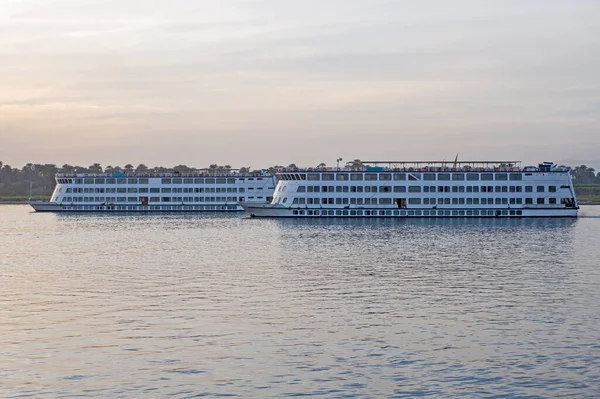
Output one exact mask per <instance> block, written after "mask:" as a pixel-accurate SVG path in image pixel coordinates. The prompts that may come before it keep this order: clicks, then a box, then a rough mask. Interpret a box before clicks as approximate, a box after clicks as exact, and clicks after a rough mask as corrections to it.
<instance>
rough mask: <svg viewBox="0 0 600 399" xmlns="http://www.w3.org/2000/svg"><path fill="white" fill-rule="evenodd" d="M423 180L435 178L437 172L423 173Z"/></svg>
mask: <svg viewBox="0 0 600 399" xmlns="http://www.w3.org/2000/svg"><path fill="white" fill-rule="evenodd" d="M423 180H435V173H423Z"/></svg>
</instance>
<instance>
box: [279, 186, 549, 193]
mask: <svg viewBox="0 0 600 399" xmlns="http://www.w3.org/2000/svg"><path fill="white" fill-rule="evenodd" d="M283 187H285V186H283ZM523 187H524V190H525V192H526V193H532V192H533V189H534V186H408V187H407V186H379V187H378V186H297V189H296V192H299V193H304V192H308V193H319V192H323V193H328V192H329V193H333V192H336V193H348V192H350V193H362V192H365V193H376V192H380V193H391V192H394V193H405V192H409V193H420V192H424V193H435V192H438V193H450V192H452V193H464V192H467V193H478V192H482V193H493V192H496V193H508V192H510V193H520V192H522V191H523ZM535 190H536V192H538V193H544V192H546V187H545V186H535ZM280 191H285V190H280ZM548 192H549V193H555V192H556V186H548Z"/></svg>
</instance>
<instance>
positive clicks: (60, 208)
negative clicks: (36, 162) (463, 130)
mask: <svg viewBox="0 0 600 399" xmlns="http://www.w3.org/2000/svg"><path fill="white" fill-rule="evenodd" d="M28 204H29V205H30V206H31V207H32V208H33V209H34V210H35V211H36V212H77V213H80V212H89V213H99V212H100V213H102V212H106V213H112V212H137V213H158V212H243V211H244V209H243V208H242V207H241V206H239V205H235V204H223V205H215V204H211V205H200V204H194V205H185V204H184V205H98V204H89V205H72V204H58V203H55V202H48V201H29V202H28Z"/></svg>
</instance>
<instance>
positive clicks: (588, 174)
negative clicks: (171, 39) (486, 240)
mask: <svg viewBox="0 0 600 399" xmlns="http://www.w3.org/2000/svg"><path fill="white" fill-rule="evenodd" d="M349 164H350V165H351V166H360V165H361V162H360V160H359V159H355V160H354V161H352V162H349ZM324 166H326V165H325V164H324V163H322V164H320V165H318V167H324ZM287 167H289V168H295V167H296V165H295V164H290V165H288V166H287ZM278 168H284V166H280V165H275V166H271V167H269V168H265V169H262V170H267V171H269V172H270V173H274V172H275V171H276V170H277V169H278ZM200 170H202V171H207V172H209V173H225V172H228V171H231V170H237V171H239V172H240V173H252V172H259V171H260V170H261V169H259V170H255V169H252V168H250V167H249V166H246V167H241V168H239V169H233V168H232V167H231V166H230V165H217V164H212V165H209V166H208V167H206V168H194V167H189V166H187V165H177V166H174V167H172V168H167V167H164V166H154V167H148V166H146V165H144V164H139V165H138V166H137V167H134V166H133V165H132V164H127V165H125V166H123V167H120V166H106V167H102V166H101V165H100V164H99V163H94V164H92V165H90V166H88V167H83V166H73V165H68V164H65V165H63V166H61V167H58V166H56V165H54V164H33V163H28V164H27V165H25V166H23V167H22V168H20V169H19V168H13V167H11V166H10V165H6V164H4V163H3V162H2V161H0V204H24V203H26V202H27V200H28V199H29V198H30V197H31V199H33V200H48V199H49V198H50V197H51V195H52V192H53V191H54V187H55V186H56V181H55V179H54V175H55V174H56V173H134V172H138V173H173V172H180V173H192V172H197V171H200ZM571 175H572V176H573V185H574V187H575V194H576V196H577V201H578V202H579V203H580V204H581V205H600V172H599V173H596V171H595V170H594V168H588V167H587V166H586V165H581V166H576V167H573V168H571Z"/></svg>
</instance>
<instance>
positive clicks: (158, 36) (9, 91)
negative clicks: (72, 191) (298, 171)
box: [0, 0, 600, 168]
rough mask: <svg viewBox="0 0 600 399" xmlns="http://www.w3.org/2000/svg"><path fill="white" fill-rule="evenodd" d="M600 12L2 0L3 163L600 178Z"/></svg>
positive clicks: (584, 6) (510, 6)
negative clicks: (560, 169) (550, 168)
mask: <svg viewBox="0 0 600 399" xmlns="http://www.w3.org/2000/svg"><path fill="white" fill-rule="evenodd" d="M598 15H600V1H597V0H572V1H566V0H503V1H494V0H453V1H447V0H421V1H412V0H410V1H408V0H407V1H401V0H398V1H392V0H170V1H164V0H114V1H113V0H76V1H75V0H70V1H67V0H63V1H57V0H0V161H3V162H4V163H9V164H12V165H13V166H15V167H16V166H18V167H20V166H22V165H24V164H25V163H27V162H33V163H55V164H58V165H62V164H65V163H69V164H79V165H84V166H87V165H90V164H92V163H94V162H99V163H101V164H102V165H105V166H106V165H113V166H115V165H121V166H122V165H124V164H126V163H131V164H134V165H137V164H139V163H145V164H147V165H163V166H173V165H179V164H187V165H190V166H196V167H203V166H206V165H209V164H212V163H217V164H231V165H233V166H234V167H236V166H237V167H241V166H251V167H253V168H258V167H268V166H270V165H275V164H278V165H287V164H290V163H296V164H298V165H304V166H314V165H317V164H319V163H321V162H324V163H326V164H328V165H334V164H335V161H336V158H338V157H341V158H343V159H344V161H346V160H352V159H356V158H359V159H363V160H375V159H382V160H417V159H427V160H435V159H454V157H455V156H456V154H457V153H458V154H459V158H460V159H463V160H467V159H470V160H480V159H494V160H496V159H511V160H513V159H516V160H522V161H524V162H525V163H537V162H540V161H545V160H554V161H558V162H572V163H575V162H587V163H588V164H592V165H598V167H600V161H598V160H599V159H600V154H599V149H600V129H599V127H600V18H598Z"/></svg>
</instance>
